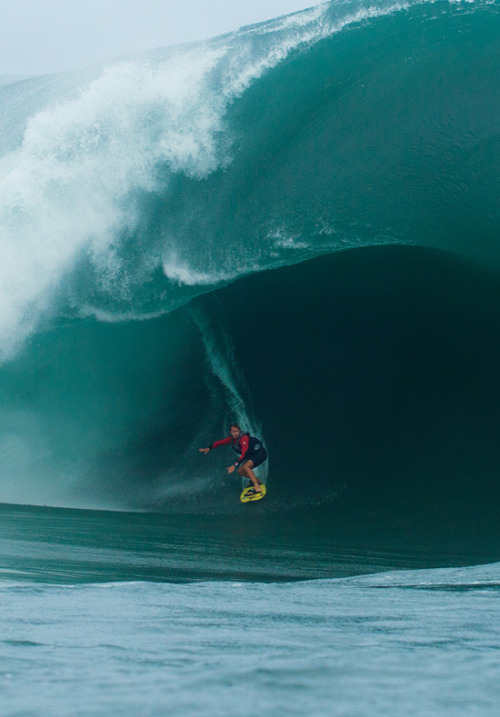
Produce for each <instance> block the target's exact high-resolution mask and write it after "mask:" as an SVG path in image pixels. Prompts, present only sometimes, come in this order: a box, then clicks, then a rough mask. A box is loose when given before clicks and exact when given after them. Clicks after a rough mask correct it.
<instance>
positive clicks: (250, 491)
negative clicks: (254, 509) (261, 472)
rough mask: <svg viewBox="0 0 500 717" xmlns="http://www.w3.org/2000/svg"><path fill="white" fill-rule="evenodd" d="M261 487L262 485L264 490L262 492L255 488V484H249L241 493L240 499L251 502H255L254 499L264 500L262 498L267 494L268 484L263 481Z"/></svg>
mask: <svg viewBox="0 0 500 717" xmlns="http://www.w3.org/2000/svg"><path fill="white" fill-rule="evenodd" d="M260 487H261V489H262V492H261V493H258V492H257V491H256V490H255V488H254V487H253V485H249V486H247V487H246V488H245V489H244V490H243V493H242V494H241V495H240V500H241V502H242V503H251V502H253V501H254V500H262V498H263V497H264V496H265V494H266V486H265V485H264V483H261V484H260Z"/></svg>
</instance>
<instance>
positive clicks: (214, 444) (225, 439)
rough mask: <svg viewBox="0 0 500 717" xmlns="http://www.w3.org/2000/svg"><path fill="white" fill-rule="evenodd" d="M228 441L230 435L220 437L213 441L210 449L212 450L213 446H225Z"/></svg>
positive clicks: (229, 440)
mask: <svg viewBox="0 0 500 717" xmlns="http://www.w3.org/2000/svg"><path fill="white" fill-rule="evenodd" d="M228 443H231V436H228V437H227V438H221V440H220V441H214V442H213V443H212V445H211V446H210V450H212V449H213V448H218V447H219V446H227V445H228Z"/></svg>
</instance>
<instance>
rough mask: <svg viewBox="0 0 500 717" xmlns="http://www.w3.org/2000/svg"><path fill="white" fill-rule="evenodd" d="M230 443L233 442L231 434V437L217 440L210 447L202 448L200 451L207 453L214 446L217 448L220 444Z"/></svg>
mask: <svg viewBox="0 0 500 717" xmlns="http://www.w3.org/2000/svg"><path fill="white" fill-rule="evenodd" d="M228 443H231V436H229V438H222V440H220V441H215V442H214V443H212V444H211V445H210V446H208V448H200V449H199V451H200V453H204V454H205V455H207V453H210V451H211V450H212V448H217V447H218V446H225V445H227V444H228Z"/></svg>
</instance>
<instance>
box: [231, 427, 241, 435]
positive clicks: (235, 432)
mask: <svg viewBox="0 0 500 717" xmlns="http://www.w3.org/2000/svg"><path fill="white" fill-rule="evenodd" d="M239 435H240V429H239V428H235V426H232V427H231V438H238V437H239Z"/></svg>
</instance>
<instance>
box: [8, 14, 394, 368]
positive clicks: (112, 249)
mask: <svg viewBox="0 0 500 717" xmlns="http://www.w3.org/2000/svg"><path fill="white" fill-rule="evenodd" d="M332 7H333V6H332V5H331V4H330V3H324V4H322V5H319V6H318V7H316V8H313V9H312V10H307V11H304V12H303V13H296V14H294V15H292V16H290V17H288V18H286V17H285V18H280V19H279V20H277V21H274V22H270V23H268V24H267V25H264V26H258V27H257V28H248V29H246V30H245V29H244V30H242V31H241V32H238V33H233V34H232V35H229V36H226V37H224V38H220V39H216V40H214V41H211V42H207V43H201V44H199V45H195V46H193V45H191V46H186V47H180V48H176V49H174V50H169V51H165V52H163V53H161V52H160V53H158V52H155V53H151V54H150V55H147V54H146V55H141V56H140V57H138V58H135V59H133V60H130V61H126V62H120V63H118V64H115V65H113V66H110V67H107V68H105V69H104V70H103V71H102V74H101V75H100V76H99V77H97V79H94V80H93V81H91V82H90V83H87V84H86V85H84V86H83V87H82V89H81V91H80V93H79V96H78V98H77V99H73V100H71V101H68V100H65V101H62V100H61V101H59V102H57V101H54V102H53V103H52V105H51V106H50V107H49V108H47V109H45V110H44V111H41V112H35V113H34V114H33V115H32V116H31V112H30V108H29V96H27V98H26V107H25V108H24V113H25V114H24V118H23V121H26V130H25V132H24V136H23V139H22V143H21V144H20V146H19V147H18V148H17V149H15V150H14V151H11V152H10V153H8V154H6V155H4V156H3V157H2V158H1V159H0V341H1V349H0V359H2V358H7V357H9V356H12V354H13V352H15V350H16V348H17V347H18V346H19V345H20V344H21V343H22V341H23V339H24V338H25V337H26V336H27V335H28V334H29V333H30V332H32V331H33V330H34V329H35V328H36V326H37V325H38V323H39V321H40V318H41V317H42V316H44V315H46V314H50V313H51V312H52V311H55V310H56V309H57V307H56V306H55V303H56V302H57V300H58V294H59V291H60V287H61V282H62V281H63V280H64V278H65V277H66V276H68V275H69V273H70V272H71V271H72V269H73V268H74V267H75V264H76V263H77V262H78V261H79V259H80V258H81V257H82V255H85V256H86V257H87V259H89V260H90V261H91V263H92V265H93V268H94V270H95V274H96V276H98V277H99V276H101V277H103V280H102V282H101V283H102V286H101V287H100V288H101V289H102V287H106V286H108V289H109V291H112V288H113V286H116V285H117V284H118V282H115V284H113V281H108V283H106V279H109V278H110V277H111V279H112V278H113V277H117V276H119V277H120V280H121V281H124V279H123V277H124V276H125V275H127V273H128V278H127V280H126V281H127V282H129V283H130V284H131V285H132V284H133V283H134V282H136V283H139V282H140V281H142V280H143V278H144V277H143V275H144V274H147V273H148V272H149V273H151V272H153V271H154V270H155V269H161V268H162V269H163V272H164V274H165V276H166V278H168V279H170V280H171V281H174V282H176V283H178V284H185V285H187V286H190V287H193V286H207V285H210V284H213V283H217V282H219V281H221V280H223V281H227V280H230V279H231V278H234V277H235V276H236V275H239V274H240V273H248V272H249V271H251V270H253V268H254V267H255V266H257V267H259V268H261V267H262V266H263V265H265V259H266V257H262V258H259V259H258V260H257V261H255V257H254V258H252V266H248V265H244V266H242V265H241V262H240V263H235V261H234V258H232V257H231V256H230V252H228V258H227V262H226V264H225V265H224V266H220V265H218V266H217V270H216V271H214V270H213V268H212V267H207V268H206V269H205V268H200V264H201V263H202V262H200V260H199V257H198V258H196V256H195V257H194V258H193V255H196V253H199V252H200V248H199V247H198V248H196V247H195V249H196V251H193V247H192V246H191V245H189V244H188V243H187V242H185V241H184V237H183V234H182V231H180V232H179V231H178V232H177V235H176V239H175V242H174V243H175V245H174V246H172V244H171V243H169V237H170V236H171V234H169V232H168V227H167V228H165V229H166V231H165V237H163V241H164V250H163V252H161V251H157V250H156V251H155V253H154V255H153V254H152V255H151V256H144V257H143V258H141V259H140V260H139V261H137V262H136V264H135V265H134V267H133V269H132V268H129V267H128V266H127V265H126V264H125V265H124V258H123V255H122V254H121V253H120V245H121V244H122V243H123V241H124V239H130V238H131V237H133V236H135V235H136V234H137V233H140V231H141V221H142V220H143V217H142V209H141V203H140V200H139V198H138V197H139V195H144V194H145V193H155V192H158V193H165V192H167V191H168V182H169V177H171V176H172V173H181V174H183V175H186V176H188V177H190V178H192V179H195V180H196V179H201V178H203V177H206V176H207V175H208V174H210V173H211V172H213V171H214V170H216V169H218V168H220V167H223V166H224V165H225V164H226V163H227V162H228V161H229V157H230V154H228V147H230V138H226V139H221V138H222V137H223V135H224V131H225V130H226V129H227V128H226V127H225V126H224V115H225V111H226V109H227V106H228V104H230V103H231V102H232V101H233V100H234V99H235V98H236V97H237V96H239V95H241V94H242V93H244V92H245V90H246V89H247V88H248V87H249V86H250V85H251V84H252V83H253V82H254V81H255V80H256V79H257V78H259V77H260V76H261V75H262V74H263V73H265V72H267V71H268V70H269V69H270V68H272V67H275V66H276V65H277V64H279V63H281V62H283V61H284V60H285V59H286V58H287V57H288V56H289V55H290V53H292V52H294V51H296V50H297V49H300V48H302V47H304V46H307V45H308V44H310V43H312V42H315V41H317V40H320V39H322V38H324V37H326V36H328V35H331V34H333V33H334V32H338V31H339V30H341V29H342V28H343V27H345V26H346V25H348V24H350V23H353V22H354V23H356V22H359V21H361V20H363V19H368V18H372V17H375V16H377V15H382V14H387V13H391V12H394V11H396V10H398V9H401V8H404V7H408V3H407V2H398V3H396V2H395V3H383V2H382V3H378V4H376V5H375V4H373V5H369V6H365V5H363V4H361V3H357V2H352V3H345V4H343V5H339V6H338V8H337V7H336V8H334V9H335V12H334V13H332V12H330V11H331V9H332ZM80 81H81V75H80V74H79V75H75V82H77V83H78V82H80ZM54 82H55V83H57V80H54ZM63 86H64V92H63V89H62V88H63ZM67 87H68V78H67V76H66V77H65V78H64V79H61V97H63V96H66V95H67ZM3 109H4V112H5V113H6V114H7V115H9V112H11V110H12V112H14V108H9V105H8V102H7V103H5V102H4V103H3ZM15 111H16V112H18V106H17V105H16V108H15ZM26 118H28V119H27V120H26ZM9 121H10V122H12V118H11V117H10V119H9ZM0 129H1V128H0ZM144 246H145V243H144V242H143V243H142V244H141V252H142V251H143V250H144ZM172 257H175V259H174V260H172ZM269 258H270V260H271V261H272V253H271V254H270V255H269ZM138 267H139V268H138ZM141 271H142V274H141ZM133 272H138V274H137V276H133V275H132V274H133ZM90 293H91V292H90ZM75 303H79V305H85V306H86V307H87V309H88V307H89V306H90V305H91V303H92V302H91V301H90V300H89V297H88V296H78V297H76V298H75ZM108 308H109V307H99V306H96V314H97V313H98V311H99V310H100V309H101V310H105V311H107V310H108ZM150 309H151V307H149V312H150ZM109 313H110V314H111V313H112V312H109Z"/></svg>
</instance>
